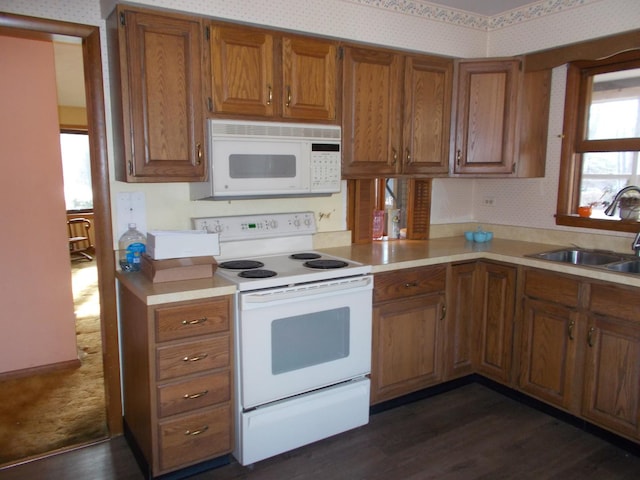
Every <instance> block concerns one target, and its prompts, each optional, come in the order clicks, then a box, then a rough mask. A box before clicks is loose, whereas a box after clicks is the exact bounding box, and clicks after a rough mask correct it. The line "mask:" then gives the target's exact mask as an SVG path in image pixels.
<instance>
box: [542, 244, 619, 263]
mask: <svg viewBox="0 0 640 480" xmlns="http://www.w3.org/2000/svg"><path fill="white" fill-rule="evenodd" d="M531 257H534V258H540V259H542V260H550V261H552V262H561V263H571V264H573V265H590V266H598V265H606V264H608V263H613V262H620V261H622V260H624V259H625V257H624V256H622V255H618V254H615V253H613V252H599V251H594V250H582V249H579V248H570V249H563V250H553V251H551V252H542V253H537V254H535V255H531Z"/></svg>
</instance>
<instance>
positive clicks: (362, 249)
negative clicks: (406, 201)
mask: <svg viewBox="0 0 640 480" xmlns="http://www.w3.org/2000/svg"><path fill="white" fill-rule="evenodd" d="M567 247H570V246H569V245H550V244H547V243H534V242H523V241H518V240H505V239H500V238H494V239H493V240H491V241H490V242H486V243H474V242H468V241H466V240H465V239H464V237H447V238H435V239H431V240H392V241H377V242H373V243H371V244H366V245H348V246H344V247H333V248H323V249H322V250H321V251H322V252H325V253H327V254H330V255H335V256H338V257H344V258H350V259H351V260H354V261H356V262H361V263H365V264H370V265H371V266H372V270H373V272H374V273H379V272H386V271H389V270H397V269H400V268H409V267H421V266H426V265H435V264H438V263H447V262H463V261H467V260H477V259H483V258H484V259H487V260H496V261H500V262H507V263H512V264H516V265H525V266H530V267H537V268H544V269H546V270H551V271H555V272H561V273H567V274H572V275H579V276H582V277H586V278H591V279H597V280H604V281H609V282H615V283H620V284H624V285H632V286H636V287H640V275H633V274H623V273H616V272H609V271H606V270H603V269H602V268H595V267H585V266H574V265H568V264H565V263H557V262H550V261H546V260H538V259H535V258H529V257H527V256H526V255H531V254H535V253H541V252H546V251H550V250H556V249H560V248H567Z"/></svg>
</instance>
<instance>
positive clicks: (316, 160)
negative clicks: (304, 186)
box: [311, 143, 342, 193]
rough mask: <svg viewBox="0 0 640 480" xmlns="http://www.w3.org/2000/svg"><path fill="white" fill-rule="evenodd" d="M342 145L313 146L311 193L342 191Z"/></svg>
mask: <svg viewBox="0 0 640 480" xmlns="http://www.w3.org/2000/svg"><path fill="white" fill-rule="evenodd" d="M341 163H342V162H341V158H340V144H337V143H333V144H312V148H311V191H312V192H316V193H334V192H339V191H340V176H341V171H340V166H341Z"/></svg>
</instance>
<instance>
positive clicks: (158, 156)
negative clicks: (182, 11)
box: [110, 6, 206, 182]
mask: <svg viewBox="0 0 640 480" xmlns="http://www.w3.org/2000/svg"><path fill="white" fill-rule="evenodd" d="M110 23H111V25H112V30H113V31H114V32H115V30H116V28H117V34H115V33H114V34H113V35H112V37H114V38H113V40H115V39H117V42H118V45H117V48H115V46H114V48H112V49H111V51H112V52H113V53H114V58H115V59H116V63H117V61H118V59H119V65H118V66H116V67H114V68H113V69H112V72H114V85H115V86H116V87H115V88H116V89H117V85H118V82H119V83H120V89H119V90H118V91H114V92H113V95H114V103H115V104H116V107H115V108H114V116H116V115H117V117H118V118H115V119H114V121H115V122H116V128H115V129H114V130H115V133H114V135H115V136H116V142H117V143H118V144H119V145H118V146H117V148H121V149H122V152H120V153H121V154H122V155H121V156H122V158H123V161H122V162H121V163H120V164H119V165H118V167H117V168H116V178H117V179H118V180H124V181H128V182H172V181H175V182H182V181H202V180H204V179H205V177H206V171H205V163H206V162H205V161H204V158H205V152H204V149H205V141H204V138H205V137H204V104H203V99H204V95H203V73H202V64H203V58H202V57H203V48H202V45H203V42H202V24H201V21H200V19H198V18H195V17H188V16H183V15H173V14H166V13H162V14H157V13H152V12H148V11H145V10H143V9H135V8H133V7H122V6H118V8H117V10H116V11H115V12H114V14H113V15H112V19H110ZM118 67H119V68H118ZM120 121H121V122H122V123H121V124H120ZM118 127H120V128H118Z"/></svg>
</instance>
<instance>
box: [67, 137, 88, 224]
mask: <svg viewBox="0 0 640 480" xmlns="http://www.w3.org/2000/svg"><path fill="white" fill-rule="evenodd" d="M60 147H61V150H62V173H63V177H64V198H65V203H66V205H67V211H70V212H78V211H82V212H86V211H87V210H91V209H93V192H92V190H91V160H90V157H89V135H87V133H86V132H62V133H61V134H60Z"/></svg>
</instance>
